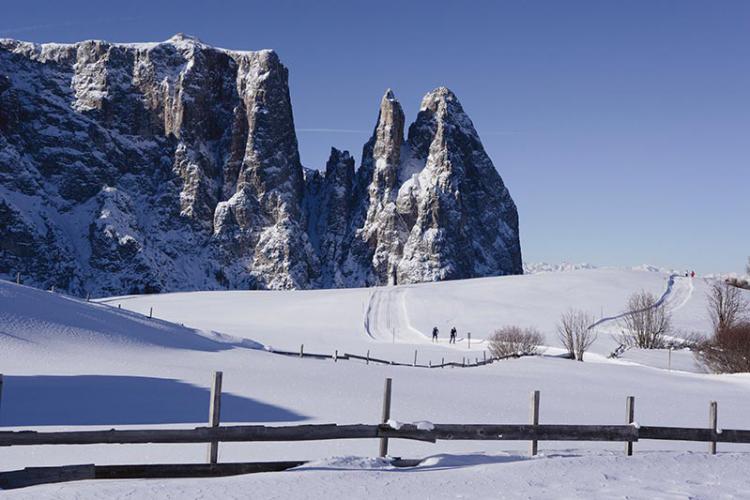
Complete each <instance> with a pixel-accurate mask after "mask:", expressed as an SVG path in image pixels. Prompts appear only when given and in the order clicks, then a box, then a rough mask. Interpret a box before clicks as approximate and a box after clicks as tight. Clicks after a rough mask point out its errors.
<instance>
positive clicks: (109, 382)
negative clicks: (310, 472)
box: [0, 375, 307, 427]
mask: <svg viewBox="0 0 750 500" xmlns="http://www.w3.org/2000/svg"><path fill="white" fill-rule="evenodd" d="M3 385H4V387H3V394H2V405H0V426H6V427H7V426H37V425H136V424H182V423H197V424H205V423H206V422H207V421H208V404H209V398H210V391H209V390H208V388H204V387H197V386H194V385H191V384H188V383H185V382H180V381H178V380H172V379H162V378H152V377H129V376H109V375H77V376H46V375H45V376H8V375H6V376H5V377H4V384H3ZM306 418H307V417H305V416H304V415H300V414H298V413H295V412H293V411H291V410H287V409H285V408H282V407H279V406H274V405H271V404H267V403H263V402H260V401H256V400H254V399H251V398H246V397H244V396H236V395H234V394H228V393H223V394H222V400H221V420H222V421H224V422H294V421H300V420H305V419H306Z"/></svg>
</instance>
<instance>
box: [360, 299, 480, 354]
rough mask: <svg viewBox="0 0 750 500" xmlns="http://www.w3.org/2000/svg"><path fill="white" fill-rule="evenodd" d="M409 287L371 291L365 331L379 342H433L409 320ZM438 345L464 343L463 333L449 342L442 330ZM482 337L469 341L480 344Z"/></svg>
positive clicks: (446, 334)
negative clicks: (452, 342)
mask: <svg viewBox="0 0 750 500" xmlns="http://www.w3.org/2000/svg"><path fill="white" fill-rule="evenodd" d="M409 289H410V287H409V286H388V287H375V288H373V289H372V292H371V293H370V299H369V301H368V304H367V308H366V309H365V316H364V328H365V333H367V335H368V336H369V337H370V338H371V339H373V340H376V341H378V342H390V343H394V344H395V343H399V344H424V343H432V336H431V333H432V332H429V333H430V335H428V334H426V333H422V331H420V330H419V329H417V328H416V327H414V326H413V325H412V323H411V322H410V321H409V314H408V310H407V300H406V299H407V295H408V293H409ZM440 333H441V336H440V337H439V339H438V342H437V343H438V344H441V345H445V346H451V347H453V346H458V345H460V344H466V343H467V338H466V337H465V336H458V337H456V344H449V343H448V332H447V331H441V332H440ZM483 343H484V339H479V338H472V339H471V344H472V345H476V346H479V345H480V344H483Z"/></svg>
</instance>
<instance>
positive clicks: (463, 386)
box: [0, 266, 750, 499]
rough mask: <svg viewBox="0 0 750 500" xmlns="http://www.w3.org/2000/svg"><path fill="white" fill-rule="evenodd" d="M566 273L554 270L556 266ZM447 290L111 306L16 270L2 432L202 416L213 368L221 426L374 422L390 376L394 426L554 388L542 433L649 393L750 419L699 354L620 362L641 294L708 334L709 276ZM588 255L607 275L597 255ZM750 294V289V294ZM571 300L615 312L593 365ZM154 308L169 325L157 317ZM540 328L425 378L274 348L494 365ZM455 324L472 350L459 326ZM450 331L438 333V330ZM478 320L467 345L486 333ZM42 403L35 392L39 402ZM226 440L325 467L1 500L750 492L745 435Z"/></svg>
mask: <svg viewBox="0 0 750 500" xmlns="http://www.w3.org/2000/svg"><path fill="white" fill-rule="evenodd" d="M542 267H545V268H548V269H549V268H550V266H542ZM564 267H565V268H567V269H569V270H566V271H552V270H547V271H545V272H539V273H535V274H527V275H519V276H504V277H491V278H479V279H470V280H455V281H447V282H440V283H425V284H413V285H398V286H384V287H373V288H353V289H335V290H308V291H207V292H182V293H165V294H154V295H128V296H120V297H110V298H106V299H100V300H96V301H91V302H86V301H85V300H82V299H78V298H74V297H70V296H65V295H62V294H59V293H51V292H49V291H42V290H38V289H35V288H32V287H26V286H23V285H20V286H19V285H16V284H15V283H10V282H6V281H0V324H1V325H2V334H1V335H0V352H2V361H1V362H2V372H3V373H5V379H4V388H3V399H2V406H0V425H2V426H3V430H20V429H35V430H83V429H109V428H112V427H116V428H118V429H129V428H143V427H156V428H190V427H195V426H200V425H205V422H206V418H207V413H208V400H209V386H210V383H211V375H212V372H213V371H214V370H222V371H223V373H224V387H223V390H224V402H223V405H224V406H223V409H222V425H230V424H232V423H235V424H265V425H294V424H312V423H339V424H345V423H351V424H355V423H378V422H380V418H381V415H380V411H381V403H382V390H383V381H384V379H385V378H386V377H390V378H392V379H393V402H392V409H391V421H390V422H389V423H390V425H391V427H393V428H398V427H401V426H403V425H405V424H406V423H413V424H415V425H417V426H419V427H420V428H423V429H430V428H432V426H433V425H437V424H444V423H454V424H459V423H486V424H491V423H494V424H498V423H524V422H528V418H529V414H528V411H529V408H528V404H529V394H530V393H531V391H533V390H539V391H540V394H541V404H540V422H541V423H576V424H621V423H623V422H624V420H625V400H626V397H627V396H634V397H635V400H636V408H635V418H636V421H637V422H638V424H639V425H666V426H685V427H704V426H707V425H708V406H709V401H717V402H718V407H719V427H720V428H724V429H746V428H748V420H747V415H748V414H750V399H748V397H747V394H748V391H749V390H750V378H749V377H748V376H747V375H746V374H738V375H711V374H706V373H702V372H701V370H700V368H699V367H698V366H696V364H695V363H694V360H693V356H692V354H691V353H690V352H689V351H687V350H674V351H673V352H671V359H670V353H669V352H668V351H667V350H658V349H657V350H638V349H631V350H628V351H626V353H625V354H624V355H623V356H622V357H620V358H619V359H611V358H609V357H608V356H609V354H610V353H611V352H612V351H613V350H614V349H615V348H616V346H617V345H618V344H617V340H616V336H617V334H618V333H619V332H620V331H621V328H622V324H621V322H620V319H618V318H619V315H620V313H621V312H622V311H623V309H624V308H625V304H626V302H627V298H628V296H629V295H630V294H631V293H632V292H634V291H637V290H641V289H643V290H646V291H649V292H651V293H653V294H654V295H657V296H660V297H663V300H664V302H665V304H666V307H667V310H668V311H669V312H670V313H671V315H672V318H673V322H674V326H675V331H676V332H680V333H676V334H675V335H680V334H681V333H688V332H693V331H707V330H708V328H710V324H709V320H708V317H707V314H706V292H707V291H708V287H709V286H710V281H709V280H705V279H702V278H699V277H696V278H694V279H691V278H686V277H682V276H676V277H675V276H674V275H672V274H669V273H664V272H660V271H656V270H650V271H649V270H645V268H639V269H614V268H597V269H574V268H573V267H575V266H564ZM585 267H589V266H585ZM745 293H746V295H745V298H748V299H750V292H745ZM569 307H576V308H581V309H584V310H587V311H589V312H591V313H592V314H596V315H597V316H602V317H603V318H604V319H605V320H604V321H603V322H602V323H601V324H600V325H599V327H598V338H597V340H596V342H595V343H594V344H593V346H592V349H591V351H590V352H589V353H587V354H586V359H585V362H583V363H579V362H574V361H570V360H567V359H563V358H562V357H560V354H561V353H562V349H561V348H560V344H559V341H558V340H557V336H556V333H555V324H556V322H557V321H558V319H559V317H560V314H561V313H562V312H563V311H565V310H566V309H567V308H569ZM149 315H152V316H153V318H149ZM508 324H514V325H520V326H534V327H536V328H538V329H539V330H540V332H542V333H543V335H544V344H545V350H544V353H543V354H542V355H541V356H535V357H525V358H520V359H509V360H504V361H498V362H495V363H493V364H490V365H486V366H480V367H476V368H442V369H431V370H429V369H424V368H413V367H411V366H387V365H382V364H376V363H370V364H367V363H366V362H365V361H363V360H355V359H349V360H339V361H338V362H334V361H333V360H332V359H313V358H303V359H300V358H299V357H296V356H283V355H279V354H274V353H272V352H270V350H271V349H276V350H286V351H292V352H298V351H299V349H300V345H301V344H304V350H305V352H310V353H322V354H331V355H332V354H333V353H334V352H335V351H338V353H339V354H343V353H352V354H360V355H363V356H364V355H365V354H366V353H367V352H368V351H369V354H370V356H371V357H373V358H380V359H389V360H395V361H396V362H402V363H404V364H410V363H411V362H412V361H413V356H414V352H415V351H417V353H418V356H419V359H418V362H419V363H420V364H427V363H432V364H438V363H440V362H441V360H442V359H444V360H445V361H446V362H458V363H460V362H461V361H462V360H463V359H464V358H469V359H471V360H473V359H475V358H479V359H481V358H482V356H483V353H484V351H485V350H486V348H487V340H486V338H487V336H488V334H489V333H491V332H492V331H493V330H494V329H495V328H497V327H499V326H502V325H508ZM454 325H455V326H456V327H457V328H458V339H457V342H456V344H448V338H447V332H448V330H449V329H450V327H451V326H454ZM433 326H438V328H439V330H440V337H439V339H438V340H439V342H438V343H432V342H431V339H430V338H429V335H430V332H431V329H432V327H433ZM469 332H472V341H471V347H469V343H468V333H469ZM32 395H33V396H32ZM377 448H378V443H377V440H372V439H371V440H340V441H335V440H334V441H310V442H305V443H283V442H281V443H275V442H268V443H257V442H256V443H222V444H221V445H220V448H219V461H220V462H240V461H269V460H309V461H310V462H308V463H307V464H306V465H304V466H301V467H298V468H295V469H292V470H289V471H286V472H273V473H260V474H249V475H245V476H235V477H228V478H195V479H158V480H156V479H153V480H94V481H78V482H69V483H59V484H47V485H39V486H32V487H29V488H23V489H17V490H8V491H5V492H3V493H2V496H3V498H9V499H11V498H34V499H46V498H49V499H53V498H55V499H66V498H70V499H78V498H102V499H105V498H106V499H111V498H126V497H127V498H181V499H183V498H321V499H323V498H331V497H332V496H340V495H342V494H345V495H346V496H347V497H349V498H361V497H368V498H644V499H645V498H649V499H650V498H748V497H749V496H750V480H748V477H747V473H746V472H747V470H748V468H750V453H749V452H748V451H749V450H748V449H747V445H730V444H721V443H720V444H719V453H718V454H717V455H710V454H708V450H707V447H706V444H705V443H688V442H679V441H648V440H642V441H640V442H638V443H635V454H634V455H633V456H632V457H628V456H625V454H624V450H623V445H622V443H586V442H545V441H543V442H540V444H539V450H540V453H539V455H537V456H536V457H529V456H528V444H527V443H524V442H514V441H475V442H472V441H438V442H437V443H436V444H430V443H421V442H417V441H409V440H391V443H390V448H389V454H390V455H392V456H398V457H404V458H417V459H422V461H421V463H420V464H419V465H417V466H415V467H407V468H397V467H393V466H392V465H391V463H390V462H389V461H388V460H384V459H380V458H375V457H377V451H378V449H377ZM205 457H206V445H192V444H175V445H156V444H150V445H87V446H36V447H35V446H31V447H10V448H5V449H3V452H2V453H1V454H0V470H6V471H7V470H18V469H21V468H23V467H29V466H43V465H62V464H83V463H96V464H98V465H101V464H128V463H200V462H202V461H204V460H205Z"/></svg>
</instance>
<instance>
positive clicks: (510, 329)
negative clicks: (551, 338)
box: [489, 326, 543, 358]
mask: <svg viewBox="0 0 750 500" xmlns="http://www.w3.org/2000/svg"><path fill="white" fill-rule="evenodd" d="M542 342H543V338H542V336H541V334H540V333H539V332H538V331H537V330H535V329H534V328H521V327H520V326H504V327H503V328H500V329H499V330H495V333H493V334H492V337H490V343H489V350H490V354H492V356H493V357H495V358H509V357H520V356H536V355H537V354H539V346H540V345H542Z"/></svg>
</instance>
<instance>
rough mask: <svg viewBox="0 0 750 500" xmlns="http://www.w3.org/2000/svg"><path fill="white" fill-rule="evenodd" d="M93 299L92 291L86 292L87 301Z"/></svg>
mask: <svg viewBox="0 0 750 500" xmlns="http://www.w3.org/2000/svg"><path fill="white" fill-rule="evenodd" d="M90 301H91V292H86V302H90Z"/></svg>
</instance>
